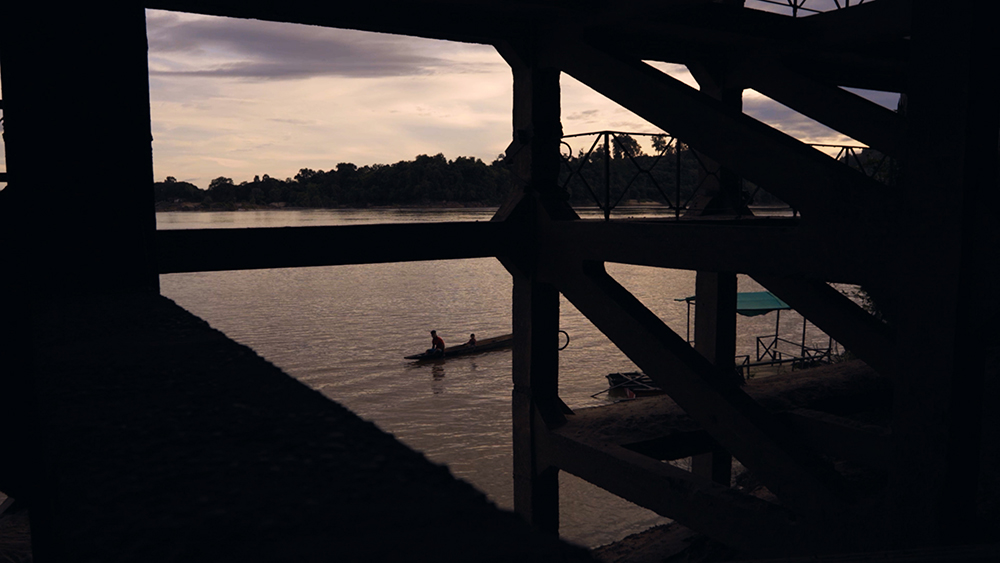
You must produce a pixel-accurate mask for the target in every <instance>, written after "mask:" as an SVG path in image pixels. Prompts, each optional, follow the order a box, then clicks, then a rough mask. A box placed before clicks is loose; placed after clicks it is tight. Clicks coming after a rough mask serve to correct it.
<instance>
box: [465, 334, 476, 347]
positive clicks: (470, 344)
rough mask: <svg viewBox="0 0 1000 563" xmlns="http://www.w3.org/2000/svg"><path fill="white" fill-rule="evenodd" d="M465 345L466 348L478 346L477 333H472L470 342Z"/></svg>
mask: <svg viewBox="0 0 1000 563" xmlns="http://www.w3.org/2000/svg"><path fill="white" fill-rule="evenodd" d="M465 345H466V346H475V345H476V334H475V333H472V334H470V335H469V341H468V342H466V343H465Z"/></svg>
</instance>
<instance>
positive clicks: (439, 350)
mask: <svg viewBox="0 0 1000 563" xmlns="http://www.w3.org/2000/svg"><path fill="white" fill-rule="evenodd" d="M428 352H433V353H435V354H441V355H442V356H443V355H444V340H442V339H441V337H440V336H438V334H437V331H436V330H432V331H431V349H430V350H428Z"/></svg>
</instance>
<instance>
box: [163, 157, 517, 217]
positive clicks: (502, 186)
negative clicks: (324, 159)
mask: <svg viewBox="0 0 1000 563" xmlns="http://www.w3.org/2000/svg"><path fill="white" fill-rule="evenodd" d="M153 188H154V194H155V195H154V197H155V200H156V202H157V204H158V206H159V207H161V208H163V207H169V206H170V205H171V204H174V205H176V204H189V205H187V206H186V207H192V205H191V204H195V205H193V206H195V207H201V208H208V209H235V208H236V207H240V206H248V207H266V206H278V207H284V206H288V207H341V206H342V207H365V206H380V205H436V204H440V203H442V202H449V203H451V202H457V203H463V204H479V205H499V204H500V203H501V202H502V201H503V198H504V197H505V196H506V195H507V193H509V191H510V174H509V172H508V170H507V167H506V166H505V165H504V164H503V160H502V159H501V158H500V157H498V158H497V159H496V160H494V161H493V162H492V163H490V164H486V163H484V162H483V161H482V160H480V159H478V158H472V157H461V156H460V157H458V158H456V159H454V160H448V159H446V158H445V157H444V155H442V154H437V155H434V156H428V155H419V156H417V157H416V158H415V159H414V160H408V161H400V162H397V163H395V164H373V165H368V166H362V167H360V168H359V167H358V166H356V165H355V164H352V163H349V162H342V163H340V164H337V166H336V167H335V168H332V169H330V170H327V171H323V170H312V169H309V168H303V169H301V170H299V172H298V174H296V175H295V177H294V178H286V179H284V180H281V179H278V178H272V177H270V176H268V175H267V174H264V175H263V176H262V177H261V176H254V178H253V181H244V182H240V183H239V184H237V183H235V182H234V181H233V179H232V178H227V177H224V176H220V177H218V178H215V179H214V180H212V181H211V182H209V185H208V188H207V189H201V188H199V187H198V186H196V185H194V184H191V183H189V182H183V181H178V180H177V179H176V178H174V177H172V176H168V177H167V178H166V179H165V180H164V181H162V182H156V183H155V184H154V185H153Z"/></svg>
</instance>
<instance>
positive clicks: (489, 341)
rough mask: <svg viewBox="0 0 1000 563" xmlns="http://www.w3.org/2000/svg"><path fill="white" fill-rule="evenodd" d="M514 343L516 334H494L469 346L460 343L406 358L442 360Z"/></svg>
mask: <svg viewBox="0 0 1000 563" xmlns="http://www.w3.org/2000/svg"><path fill="white" fill-rule="evenodd" d="M513 343H514V335H512V334H505V335H503V336H494V337H493V338H484V339H482V340H480V341H479V342H477V343H476V345H475V346H469V345H468V344H459V345H458V346H452V347H451V348H445V350H444V353H443V354H442V353H441V352H436V353H429V352H424V353H422V354H413V355H411V356H404V357H403V359H405V360H417V361H423V360H427V361H433V360H442V359H445V358H453V357H456V356H468V355H472V354H481V353H483V352H489V351H491V350H501V349H503V348H510V346H511V345H512V344H513Z"/></svg>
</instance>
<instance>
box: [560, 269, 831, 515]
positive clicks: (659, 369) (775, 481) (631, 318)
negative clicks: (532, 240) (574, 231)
mask: <svg viewBox="0 0 1000 563" xmlns="http://www.w3.org/2000/svg"><path fill="white" fill-rule="evenodd" d="M547 258H548V259H547V260H545V261H544V264H545V268H544V271H543V279H545V280H548V281H550V283H552V284H553V285H555V287H556V288H557V289H558V290H559V291H560V292H561V293H562V294H563V295H564V296H565V297H566V298H567V299H568V300H569V301H570V302H571V303H573V305H574V306H576V308H577V309H579V310H580V312H581V313H583V314H584V315H585V316H586V317H587V318H588V319H589V320H590V321H591V322H593V323H594V324H595V325H596V326H597V327H598V328H599V329H600V330H601V331H602V332H604V334H605V335H607V336H608V338H610V339H611V341H612V342H614V343H615V345H616V346H618V348H619V349H620V350H622V352H624V353H625V354H626V355H627V356H628V357H629V358H630V359H631V360H632V361H633V362H635V363H636V365H637V366H639V368H641V369H642V370H643V371H644V372H645V373H646V374H647V375H649V376H650V377H651V378H652V379H653V381H655V382H656V384H657V385H658V386H660V387H661V388H662V389H664V390H665V391H666V392H667V394H669V395H670V397H671V398H672V399H674V401H676V402H677V404H678V405H680V406H681V408H683V409H684V410H685V411H686V412H687V413H688V414H689V415H690V416H691V417H692V418H693V419H695V420H697V421H698V423H699V424H700V425H701V426H702V428H704V429H705V430H706V431H707V432H708V433H709V434H711V435H712V437H713V438H714V439H715V440H716V441H717V442H718V443H719V444H720V445H721V446H722V447H724V448H726V449H727V450H728V451H730V452H731V453H732V454H733V455H734V456H735V457H736V458H737V459H739V460H740V461H741V462H742V463H743V465H745V466H746V467H748V468H750V469H751V471H753V472H754V473H755V474H756V475H758V476H759V477H760V478H761V480H762V481H763V482H765V483H766V484H767V486H768V488H769V489H771V490H772V491H773V492H774V493H775V494H777V495H778V496H779V497H780V498H781V499H782V502H784V503H785V504H786V506H789V507H790V508H792V509H794V510H796V511H797V512H800V513H801V514H802V515H803V518H813V517H819V518H827V517H833V515H834V514H836V513H839V512H840V511H841V510H842V508H843V507H842V502H841V499H838V498H837V497H836V496H835V494H834V492H833V491H834V487H836V485H835V483H836V481H837V478H836V476H835V475H834V474H832V473H831V472H830V471H829V469H828V468H824V467H823V464H822V463H820V462H819V461H818V460H817V459H815V458H813V457H812V456H811V455H810V454H808V453H807V452H806V451H805V450H804V449H802V448H801V445H798V444H796V442H795V440H794V439H792V437H791V436H789V435H788V434H787V433H786V431H785V430H784V429H783V428H782V427H781V426H780V425H777V424H775V421H774V420H773V418H772V417H771V415H770V414H769V413H767V412H766V411H765V410H764V409H763V408H761V407H760V406H759V405H758V404H757V403H756V402H754V401H753V400H752V399H751V398H750V397H748V396H747V395H746V393H745V392H743V391H742V390H741V389H740V388H739V387H737V386H736V385H734V384H733V382H732V378H731V377H729V376H728V375H727V374H724V373H721V372H720V371H719V370H718V369H716V368H715V367H714V366H712V365H711V364H710V363H709V362H708V360H706V359H705V358H704V357H703V356H701V355H700V354H699V353H698V352H696V351H695V350H694V349H693V348H691V347H690V346H689V345H688V344H687V343H686V342H685V341H684V340H683V339H682V338H681V337H680V336H678V335H677V334H675V333H674V332H673V331H672V330H670V328H669V327H667V326H666V325H665V324H663V322H662V321H661V320H660V319H658V318H657V317H656V316H655V315H654V314H653V313H651V312H650V311H649V310H648V309H646V308H645V307H644V306H643V305H642V304H641V303H639V301H638V300H637V299H635V297H633V296H632V295H631V294H630V293H628V291H627V290H625V289H624V288H623V287H621V286H620V285H619V284H618V283H617V282H615V281H614V280H613V279H612V278H611V277H610V276H609V275H608V274H607V273H606V272H605V271H604V269H603V265H601V264H584V263H572V262H570V261H567V260H564V259H560V258H559V257H556V256H549V257H547ZM820 507H823V509H822V510H820ZM817 511H818V512H817Z"/></svg>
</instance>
